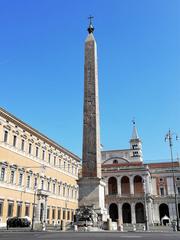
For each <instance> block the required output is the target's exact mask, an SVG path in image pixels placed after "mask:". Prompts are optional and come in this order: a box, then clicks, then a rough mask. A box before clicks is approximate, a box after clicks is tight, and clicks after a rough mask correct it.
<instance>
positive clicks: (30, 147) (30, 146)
mask: <svg viewBox="0 0 180 240" xmlns="http://www.w3.org/2000/svg"><path fill="white" fill-rule="evenodd" d="M31 153H32V144H31V143H29V154H31Z"/></svg>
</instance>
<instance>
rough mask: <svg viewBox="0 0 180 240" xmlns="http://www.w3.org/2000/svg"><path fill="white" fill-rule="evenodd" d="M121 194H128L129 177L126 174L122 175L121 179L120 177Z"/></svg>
mask: <svg viewBox="0 0 180 240" xmlns="http://www.w3.org/2000/svg"><path fill="white" fill-rule="evenodd" d="M121 194H122V195H128V194H130V183H129V178H128V177H126V176H124V177H122V179H121Z"/></svg>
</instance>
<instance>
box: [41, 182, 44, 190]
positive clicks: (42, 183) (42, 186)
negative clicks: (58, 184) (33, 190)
mask: <svg viewBox="0 0 180 240" xmlns="http://www.w3.org/2000/svg"><path fill="white" fill-rule="evenodd" d="M41 189H42V190H43V189H44V180H41Z"/></svg>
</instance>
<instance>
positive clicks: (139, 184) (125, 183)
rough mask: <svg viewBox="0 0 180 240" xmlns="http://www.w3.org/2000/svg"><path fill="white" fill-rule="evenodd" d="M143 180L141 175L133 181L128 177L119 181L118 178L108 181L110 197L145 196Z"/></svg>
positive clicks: (111, 178)
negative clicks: (117, 195)
mask: <svg viewBox="0 0 180 240" xmlns="http://www.w3.org/2000/svg"><path fill="white" fill-rule="evenodd" d="M143 192H144V190H143V178H142V177H141V176H139V175H137V176H135V177H134V178H133V179H132V178H129V177H127V176H123V177H121V178H120V179H119V180H117V178H116V177H110V178H109V179H108V194H109V195H115V194H120V195H129V194H136V195H137V194H141V195H142V194H143Z"/></svg>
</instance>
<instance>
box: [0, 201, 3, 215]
mask: <svg viewBox="0 0 180 240" xmlns="http://www.w3.org/2000/svg"><path fill="white" fill-rule="evenodd" d="M2 215H3V202H0V217H1V216H2Z"/></svg>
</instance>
